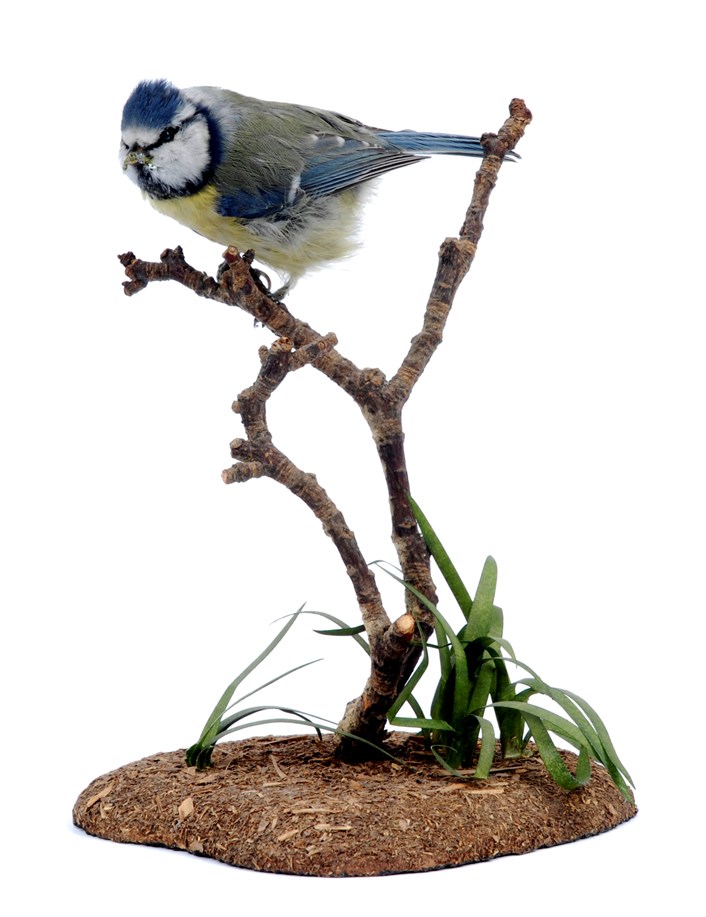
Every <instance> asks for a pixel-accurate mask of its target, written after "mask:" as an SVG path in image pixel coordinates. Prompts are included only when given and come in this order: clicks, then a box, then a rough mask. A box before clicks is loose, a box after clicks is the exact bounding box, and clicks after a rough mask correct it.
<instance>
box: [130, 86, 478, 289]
mask: <svg viewBox="0 0 706 917" xmlns="http://www.w3.org/2000/svg"><path fill="white" fill-rule="evenodd" d="M436 153H439V154H446V155H453V156H483V148H482V146H481V144H480V141H479V139H478V138H476V137H462V136H458V135H456V134H432V133H418V132H417V131H411V130H402V131H388V130H379V129H378V128H373V127H366V126H365V125H364V124H361V123H360V122H359V121H355V120H353V119H352V118H347V117H345V116H344V115H339V114H336V113H335V112H331V111H322V110H319V109H316V108H308V107H306V106H301V105H290V104H284V103H279V102H263V101H260V100H259V99H253V98H249V97H248V96H244V95H240V94H238V93H237V92H231V91H229V90H226V89H217V88H215V87H211V86H197V87H195V88H192V89H177V88H176V86H173V85H172V84H171V83H168V82H167V81H166V80H148V81H145V82H142V83H139V85H138V86H137V87H136V88H135V89H134V90H133V92H132V94H131V95H130V97H129V99H128V100H127V102H126V103H125V107H124V109H123V118H122V142H121V147H120V160H121V163H122V166H123V169H124V170H125V172H127V174H128V176H129V177H130V178H131V179H132V180H133V181H134V182H135V184H136V185H137V186H138V187H139V188H140V189H141V190H142V192H143V193H144V195H145V197H146V198H147V199H148V200H149V202H150V203H151V204H152V206H153V207H154V208H155V209H156V210H158V211H160V213H165V214H167V216H170V217H173V218H174V219H175V220H178V221H179V222H180V223H183V224H184V225H185V226H188V227H189V228H190V229H193V230H195V231H196V232H198V233H200V234H201V235H203V236H206V238H208V239H211V240H212V241H214V242H218V243H220V244H221V245H224V246H229V245H233V246H235V247H236V248H237V249H239V250H240V251H246V250H248V249H253V250H254V252H255V255H256V257H257V258H258V260H260V261H263V262H264V263H265V264H267V265H270V266H271V267H273V268H274V269H275V270H276V271H277V273H278V274H280V275H282V277H283V279H284V284H285V285H284V287H283V288H282V290H281V291H278V294H276V295H283V294H284V293H285V292H286V291H287V289H291V287H292V286H293V285H294V284H295V283H296V281H297V280H298V279H299V278H300V277H301V276H302V275H303V274H304V273H306V272H307V271H310V270H312V269H315V268H318V267H322V266H324V265H326V264H328V263H329V262H331V261H335V260H337V259H339V258H343V257H346V256H347V255H349V254H350V253H351V252H352V251H353V250H354V249H355V247H356V235H357V229H358V223H359V218H360V213H361V210H362V206H363V204H364V202H365V199H366V197H367V192H368V190H369V189H370V187H371V184H372V183H373V180H374V179H376V178H377V177H378V176H380V175H383V174H384V173H385V172H389V171H391V170H392V169H399V168H401V167H402V166H408V165H411V164H412V163H415V162H419V161H420V160H422V159H426V158H427V157H428V156H429V155H433V154H436Z"/></svg>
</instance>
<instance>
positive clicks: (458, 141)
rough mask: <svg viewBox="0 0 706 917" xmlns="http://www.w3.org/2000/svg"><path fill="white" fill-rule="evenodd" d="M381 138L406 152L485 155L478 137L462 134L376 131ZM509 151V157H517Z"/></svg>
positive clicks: (431, 154) (429, 154) (432, 154)
mask: <svg viewBox="0 0 706 917" xmlns="http://www.w3.org/2000/svg"><path fill="white" fill-rule="evenodd" d="M375 133H376V134H377V136H378V137H380V139H381V140H384V141H385V142H387V143H391V144H392V145H393V146H396V147H397V148H398V149H400V150H404V152H406V153H420V154H421V155H427V156H434V155H441V156H483V155H484V153H485V151H484V150H483V147H482V146H481V142H480V139H479V138H478V137H464V136H462V135H461V134H434V133H424V132H421V133H420V132H419V131H376V132H375ZM517 158H518V156H517V154H516V153H509V154H508V159H517Z"/></svg>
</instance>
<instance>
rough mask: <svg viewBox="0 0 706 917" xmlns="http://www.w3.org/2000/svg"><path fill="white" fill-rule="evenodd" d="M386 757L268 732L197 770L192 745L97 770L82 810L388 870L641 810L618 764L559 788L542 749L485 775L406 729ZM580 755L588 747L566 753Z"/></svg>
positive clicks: (86, 821)
mask: <svg viewBox="0 0 706 917" xmlns="http://www.w3.org/2000/svg"><path fill="white" fill-rule="evenodd" d="M387 747H388V749H389V750H390V751H391V752H392V753H393V754H394V755H395V756H396V757H398V758H399V759H401V760H404V761H405V762H406V764H407V765H409V766H406V767H404V766H402V765H400V764H397V763H395V762H393V761H391V760H390V759H388V758H383V759H380V760H375V761H364V762H356V763H348V762H346V761H342V760H340V759H339V758H337V757H335V755H334V754H333V741H332V737H331V736H325V737H324V738H323V740H322V741H319V739H318V738H317V737H316V736H314V735H303V736H268V737H259V738H254V739H245V740H242V741H240V742H226V743H222V744H220V745H218V746H216V749H215V751H214V754H213V765H214V766H213V767H212V768H210V769H209V770H206V771H197V770H196V769H195V768H193V767H187V766H186V764H185V763H184V751H183V750H180V751H174V752H167V753H164V754H156V755H151V756H150V757H148V758H143V759H142V760H140V761H135V762H134V763H132V764H127V765H125V766H124V767H121V768H118V770H115V771H112V772H111V773H109V774H105V775H104V776H102V777H99V778H98V779H97V780H94V781H93V782H92V783H91V784H90V786H88V787H87V788H86V789H85V790H84V791H83V792H82V793H81V795H80V796H79V797H78V799H77V801H76V805H75V806H74V810H73V817H74V822H75V824H76V825H78V826H79V827H80V828H83V830H84V831H86V832H87V833H88V834H93V835H96V836H98V837H102V838H106V839H107V840H112V841H119V842H121V843H130V844H151V845H157V846H163V847H170V848H174V849H178V850H186V851H189V852H190V853H194V854H197V855H200V856H207V857H212V858H214V859H216V860H221V861H222V862H224V863H229V864H230V865H233V866H240V867H244V868H247V869H257V870H261V871H264V872H278V873H291V874H296V875H306V876H375V875H385V874H390V873H403V872H421V871H424V870H430V869H441V868H444V867H449V866H461V865H463V864H467V863H477V862H479V861H481V860H488V859H491V858H492V857H498V856H504V855H507V854H519V853H528V852H529V851H531V850H536V849H538V848H540V847H551V846H554V845H556V844H565V843H568V842H570V841H575V840H578V839H579V838H583V837H588V836H590V835H594V834H599V833H601V832H602V831H608V830H609V829H610V828H614V827H616V826H617V825H619V824H620V823H621V822H624V821H627V820H628V819H630V818H632V817H633V816H634V815H636V814H637V809H636V807H635V806H634V805H633V804H632V803H629V802H627V801H626V800H625V799H624V798H623V797H622V796H621V795H620V793H619V792H618V790H617V789H616V787H615V786H614V784H613V783H612V781H611V780H610V777H609V776H608V774H607V773H606V771H605V770H604V769H603V768H602V767H600V766H597V765H594V767H593V769H592V775H591V780H590V782H589V784H588V786H586V787H584V788H582V789H581V790H577V791H574V792H571V793H569V792H566V791H565V790H561V789H559V788H558V787H557V786H556V784H555V783H554V782H553V781H552V779H551V778H550V777H549V775H548V774H547V773H546V771H545V769H544V765H543V764H542V761H541V759H540V758H539V757H538V756H533V757H529V758H522V759H515V760H512V761H498V762H497V768H495V769H494V770H493V771H492V772H491V775H490V778H489V779H488V780H485V781H479V780H459V779H458V778H457V777H453V776H450V775H449V774H447V773H446V772H445V771H443V769H442V768H440V767H439V766H438V765H437V764H436V763H435V762H434V759H433V758H432V757H431V756H430V755H429V753H428V752H426V751H425V749H424V746H423V744H422V743H421V741H420V739H419V738H418V737H416V736H412V735H409V734H407V733H392V734H390V737H389V742H388V743H387ZM563 754H564V757H565V759H566V760H567V762H568V763H569V766H570V767H571V768H572V770H573V768H574V766H575V763H576V756H575V755H573V754H571V753H570V752H565V753H563Z"/></svg>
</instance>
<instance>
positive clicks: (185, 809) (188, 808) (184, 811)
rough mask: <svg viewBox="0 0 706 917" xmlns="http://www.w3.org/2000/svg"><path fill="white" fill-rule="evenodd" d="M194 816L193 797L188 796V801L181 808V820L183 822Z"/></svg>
mask: <svg viewBox="0 0 706 917" xmlns="http://www.w3.org/2000/svg"><path fill="white" fill-rule="evenodd" d="M193 814H194V800H193V799H192V798H191V796H187V797H186V799H185V800H184V801H183V802H182V803H181V805H180V806H179V818H180V819H181V821H184V819H185V818H188V817H189V816H190V815H193Z"/></svg>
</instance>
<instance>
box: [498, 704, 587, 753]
mask: <svg viewBox="0 0 706 917" xmlns="http://www.w3.org/2000/svg"><path fill="white" fill-rule="evenodd" d="M493 706H494V707H501V708H505V709H509V710H519V711H520V712H521V713H522V716H523V718H524V720H525V722H526V723H527V725H528V726H529V725H530V723H529V719H528V717H533V718H534V719H535V720H540V721H541V722H542V724H543V725H544V726H545V727H546V728H547V729H550V730H551V731H552V732H555V733H556V734H557V735H559V736H561V737H562V738H563V739H566V741H567V742H570V743H571V744H572V745H573V746H574V748H577V749H579V750H580V749H581V748H585V749H586V750H587V751H588V752H589V753H590V751H591V745H590V743H589V741H588V739H587V738H586V737H585V736H584V735H583V733H582V732H581V730H580V729H579V728H578V726H576V724H575V723H572V722H571V721H570V720H567V719H566V717H563V716H561V715H560V714H558V713H554V712H553V711H552V710H547V709H546V708H545V707H538V706H537V705H536V704H527V703H524V702H523V701H511V700H508V701H497V702H496V703H495V704H493ZM530 728H531V727H530Z"/></svg>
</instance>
